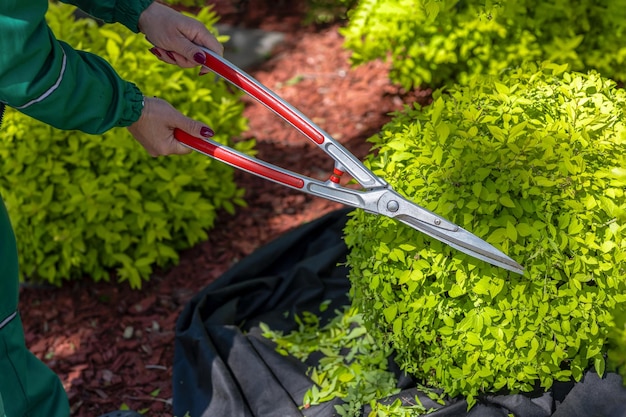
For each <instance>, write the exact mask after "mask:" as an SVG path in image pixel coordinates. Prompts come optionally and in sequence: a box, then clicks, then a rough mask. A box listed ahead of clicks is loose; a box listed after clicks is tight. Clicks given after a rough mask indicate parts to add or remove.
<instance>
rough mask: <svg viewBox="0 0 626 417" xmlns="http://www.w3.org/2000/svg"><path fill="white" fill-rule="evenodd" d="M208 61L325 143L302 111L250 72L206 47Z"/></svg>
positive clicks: (308, 135) (240, 86)
mask: <svg viewBox="0 0 626 417" xmlns="http://www.w3.org/2000/svg"><path fill="white" fill-rule="evenodd" d="M205 51H206V52H205V55H206V62H205V65H206V66H207V67H208V68H209V69H211V70H212V71H214V72H215V73H216V74H218V75H220V76H222V77H224V78H225V79H226V80H228V81H230V82H231V83H233V84H234V85H236V86H237V87H239V88H241V89H242V90H243V91H245V92H246V93H248V94H250V95H251V96H252V97H254V98H255V99H257V100H258V101H259V102H261V103H262V104H264V105H265V106H266V107H267V108H269V109H271V110H272V111H274V112H276V114H278V115H280V116H281V117H282V118H284V119H285V120H286V121H288V122H289V123H291V124H292V125H293V126H294V127H295V128H296V129H298V130H300V131H301V132H302V133H303V134H304V135H305V136H307V137H308V138H309V139H311V140H312V141H313V142H315V143H317V144H318V145H321V144H322V143H324V135H323V134H322V133H321V132H320V131H319V130H318V129H316V128H315V127H314V126H312V124H311V122H309V121H308V120H307V119H306V118H305V117H304V116H303V115H302V114H300V112H298V111H297V110H296V109H294V108H293V107H291V106H290V105H288V104H286V103H285V102H283V101H282V100H281V99H280V98H278V97H277V96H276V95H275V94H273V93H272V92H271V91H269V90H267V89H266V88H264V87H263V86H261V85H260V84H259V83H258V82H256V81H254V79H252V77H250V76H249V75H248V74H246V73H244V72H242V71H239V70H238V69H237V68H235V67H233V66H232V65H229V64H228V63H227V62H225V61H224V60H223V59H222V58H221V57H219V56H218V55H216V54H215V53H213V52H212V51H209V50H207V49H205Z"/></svg>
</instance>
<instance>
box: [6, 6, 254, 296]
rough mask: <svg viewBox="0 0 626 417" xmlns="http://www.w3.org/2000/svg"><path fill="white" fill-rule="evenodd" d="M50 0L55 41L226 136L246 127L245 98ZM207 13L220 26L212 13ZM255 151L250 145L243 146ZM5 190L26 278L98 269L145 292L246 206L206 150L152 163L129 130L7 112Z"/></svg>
mask: <svg viewBox="0 0 626 417" xmlns="http://www.w3.org/2000/svg"><path fill="white" fill-rule="evenodd" d="M73 10H74V8H72V7H69V6H64V5H56V4H50V10H49V13H48V15H47V19H48V22H49V24H50V26H51V27H52V29H53V30H54V32H55V33H56V35H57V37H59V38H60V39H62V40H65V41H66V42H68V43H70V44H71V45H73V46H74V47H76V48H80V49H84V50H87V51H91V52H94V53H96V54H98V55H100V56H102V57H104V58H105V59H107V60H108V61H109V62H110V63H111V64H112V65H113V66H114V67H115V68H116V70H117V71H118V72H119V73H120V75H121V76H122V77H124V78H126V79H128V80H131V81H133V82H135V83H136V84H137V85H138V86H139V87H140V88H141V89H142V91H143V92H144V93H145V94H146V95H156V96H159V97H161V98H164V99H165V100H167V101H169V102H170V103H172V105H173V106H174V107H176V108H178V109H179V110H180V111H182V112H183V113H184V114H187V115H189V116H190V117H193V118H196V119H198V120H201V121H203V122H205V123H207V124H208V125H209V126H211V127H212V128H213V129H214V130H215V132H216V136H215V139H216V140H218V141H221V142H224V143H226V142H228V141H229V140H230V138H231V137H234V136H236V135H238V134H239V133H241V132H242V131H243V130H245V129H246V127H247V123H246V120H245V119H244V118H243V116H242V112H243V104H242V103H241V101H240V100H239V96H238V95H235V94H233V93H231V92H229V90H228V89H227V88H226V86H225V84H224V82H222V81H215V80H214V79H213V78H212V77H204V78H198V77H197V71H198V70H197V68H196V69H186V70H183V69H180V68H178V67H176V66H173V65H167V64H164V63H162V62H159V61H158V60H157V59H155V58H154V56H153V55H152V54H151V53H150V52H149V51H148V49H149V48H150V47H151V46H150V45H149V44H148V43H147V42H146V40H145V39H144V38H143V36H136V35H134V34H132V33H131V32H129V31H128V30H127V29H126V28H124V27H123V26H121V25H106V26H104V27H102V28H98V26H97V24H96V23H95V22H94V21H93V20H91V19H82V20H79V21H76V22H75V21H74V19H73V15H72V13H73ZM197 17H198V19H200V20H201V21H203V22H204V23H205V24H207V25H208V26H210V27H212V26H213V24H214V23H215V22H216V17H215V16H214V14H213V13H212V12H211V11H210V10H209V9H203V10H202V11H201V12H200V13H199V14H198V16H197ZM238 146H239V148H240V149H242V150H249V148H250V146H251V143H247V144H246V143H244V144H239V145H238ZM0 161H1V162H0V192H1V193H2V195H3V197H4V199H5V202H6V204H7V207H8V210H9V212H10V215H11V218H12V221H13V225H14V228H15V232H16V235H17V240H18V246H19V253H20V268H21V273H22V275H23V276H24V277H27V278H33V279H45V280H47V281H49V282H51V283H55V284H60V283H61V282H62V281H63V280H67V279H71V278H82V277H84V276H89V277H91V278H93V279H95V280H100V279H108V277H109V271H110V270H111V269H115V270H117V275H118V277H119V279H120V280H128V281H129V283H130V285H131V286H133V287H140V286H141V282H142V279H147V278H149V276H150V274H151V272H152V270H153V268H154V267H155V266H165V265H168V264H171V263H172V262H176V261H177V259H178V254H177V251H178V250H180V249H183V248H186V247H189V246H191V245H193V244H195V243H197V242H198V241H200V240H202V239H206V237H207V229H209V228H211V227H212V226H213V224H214V221H215V218H216V213H217V211H218V210H220V209H226V210H227V211H230V212H233V210H234V206H235V205H238V204H243V201H242V200H241V197H242V194H243V190H241V189H238V188H237V186H236V184H235V183H234V181H233V170H232V168H230V167H228V166H226V165H224V164H221V163H219V162H216V161H213V160H211V159H210V158H208V157H205V156H202V155H200V154H191V155H185V156H172V157H163V158H156V159H154V158H151V157H150V156H149V155H148V154H147V152H145V150H144V149H143V148H142V147H141V146H140V145H139V144H138V143H137V142H136V141H135V140H134V139H133V138H132V136H131V135H130V134H129V133H128V131H127V130H126V129H113V130H111V131H109V132H107V133H105V134H104V135H102V136H91V135H87V134H84V133H81V132H77V131H59V130H56V129H53V128H51V127H49V126H47V125H44V124H42V123H40V122H37V121H35V120H33V119H30V118H28V117H26V116H24V115H22V114H21V113H18V112H16V111H7V113H6V115H5V120H4V123H3V126H2V134H1V135H0Z"/></svg>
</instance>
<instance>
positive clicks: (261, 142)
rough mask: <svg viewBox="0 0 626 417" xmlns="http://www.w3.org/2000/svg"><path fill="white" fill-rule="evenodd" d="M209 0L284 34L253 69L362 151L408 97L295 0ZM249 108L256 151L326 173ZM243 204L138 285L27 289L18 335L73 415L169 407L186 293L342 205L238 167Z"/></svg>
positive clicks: (308, 150)
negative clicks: (306, 21)
mask: <svg viewBox="0 0 626 417" xmlns="http://www.w3.org/2000/svg"><path fill="white" fill-rule="evenodd" d="M246 3H247V2H242V9H241V11H242V12H241V13H237V9H236V8H235V7H234V6H232V1H226V0H221V1H216V2H215V4H216V9H217V11H218V12H219V13H220V14H221V16H223V18H224V21H226V22H229V23H236V24H240V25H242V26H246V27H251V28H262V29H266V30H278V31H282V32H285V33H286V39H285V42H284V43H283V44H282V45H281V46H279V47H278V48H277V49H276V50H275V52H274V53H273V54H272V56H271V58H270V59H268V60H267V61H266V62H265V63H263V64H262V65H260V66H259V67H258V68H255V69H248V72H249V73H251V74H252V75H253V76H254V77H255V78H257V79H258V80H259V81H261V82H262V83H264V84H265V85H266V86H267V87H269V88H270V89H272V90H274V91H275V92H276V93H277V94H279V95H280V96H282V97H283V98H285V99H286V100H288V101H289V102H290V103H291V104H293V105H294V106H295V107H296V108H298V109H300V110H301V111H303V112H304V113H305V114H306V115H307V116H308V117H309V118H311V119H312V120H313V121H314V122H316V123H317V124H319V125H320V126H321V127H322V128H323V129H325V130H326V131H327V132H328V133H330V134H331V135H332V136H333V137H334V138H336V139H337V140H339V141H340V142H341V143H343V144H344V146H346V147H347V148H348V149H349V150H350V151H352V152H353V153H354V154H355V155H356V156H357V157H359V158H361V159H362V158H363V157H365V155H366V154H367V153H368V152H369V150H370V147H369V144H368V143H367V142H366V139H367V138H368V137H370V136H371V135H373V134H374V133H376V132H378V131H379V130H380V128H381V127H382V126H383V124H384V123H386V122H387V121H388V120H389V119H390V116H389V113H390V112H392V111H395V110H399V109H401V108H402V106H403V104H404V103H405V102H410V101H414V100H421V101H425V100H426V97H427V92H426V93H424V94H423V95H422V94H419V93H412V94H411V95H410V96H408V95H407V94H404V92H403V91H401V89H399V88H398V87H396V86H393V85H392V84H391V83H390V81H389V80H388V77H387V70H388V66H387V64H385V63H382V62H374V63H370V64H367V65H364V66H361V67H358V68H354V69H353V68H350V65H349V61H348V57H349V53H348V52H347V51H345V50H344V49H343V48H342V38H341V36H340V35H339V34H338V27H339V25H338V24H334V25H330V26H327V27H315V26H306V27H305V26H303V25H301V23H300V22H301V21H302V17H303V13H302V12H303V8H302V7H301V6H300V5H301V4H302V3H301V2H295V1H291V2H288V1H282V2H281V1H278V2H276V1H274V2H269V1H268V2H265V1H259V2H256V3H255V2H252V3H250V4H247V5H246ZM245 100H246V102H247V103H248V105H247V108H246V110H245V116H246V117H248V118H249V121H250V130H249V132H248V133H247V134H246V135H245V137H255V138H256V139H257V149H258V155H257V156H258V157H259V158H261V159H265V160H268V161H270V162H273V163H276V164H279V165H281V166H283V167H285V168H288V169H291V170H294V171H296V172H300V173H303V174H305V175H309V176H313V177H316V178H320V179H325V178H326V177H327V176H328V174H329V173H330V172H331V170H332V168H333V164H332V161H331V160H330V159H329V158H328V157H326V156H325V155H324V154H323V153H322V152H321V151H319V150H318V149H317V148H316V147H315V146H313V145H312V144H310V143H309V142H308V141H307V140H306V139H305V138H304V137H303V136H301V135H300V134H298V133H296V132H295V130H294V129H292V128H290V127H287V126H286V125H285V124H284V123H283V122H282V121H281V120H280V119H279V118H278V117H275V116H273V115H272V114H271V113H269V111H268V110H267V109H265V108H264V107H262V106H261V105H259V104H257V103H254V102H252V101H251V100H249V99H245ZM236 179H237V181H238V183H239V184H240V186H241V187H243V188H245V189H246V190H247V192H246V200H247V202H248V204H249V206H248V207H246V208H241V209H239V210H238V211H237V213H236V215H234V216H230V215H228V214H226V213H222V214H221V215H220V220H219V222H217V225H216V227H215V229H213V230H211V231H210V232H209V234H210V236H209V239H208V241H206V242H203V243H201V244H199V245H197V246H195V247H194V248H191V249H189V250H187V251H185V252H183V253H182V254H181V259H180V263H179V264H178V265H177V266H175V267H172V268H171V269H169V270H166V271H160V272H159V273H156V274H155V275H154V276H153V277H152V278H151V280H150V281H149V282H148V283H146V284H144V288H143V289H142V290H141V291H134V290H131V289H130V288H129V287H128V286H127V285H125V284H121V285H120V284H116V283H97V284H94V283H93V282H91V281H89V280H85V281H81V282H76V283H72V284H67V285H65V286H64V287H63V288H60V289H52V290H51V289H35V288H24V289H22V291H21V295H20V309H21V314H22V318H23V321H24V326H25V332H26V342H27V345H28V346H29V347H30V349H31V350H32V352H33V353H34V354H35V355H37V356H38V357H39V358H41V359H42V360H44V361H45V362H46V363H47V364H48V365H49V366H50V367H51V368H52V369H53V370H54V371H55V372H57V373H58V375H59V376H60V378H61V380H62V382H63V385H64V386H65V388H66V389H67V391H68V394H69V398H70V404H71V407H72V410H73V414H72V415H75V416H80V417H94V416H98V415H100V414H103V413H105V412H110V411H113V410H116V409H119V408H120V406H122V404H126V405H127V406H129V407H130V408H131V409H133V410H139V411H143V412H145V413H146V415H149V416H170V415H171V410H172V408H171V405H170V403H171V398H172V389H171V378H172V361H173V354H174V349H173V346H174V327H175V322H176V319H177V317H178V315H179V314H180V312H181V310H182V308H183V307H184V305H185V303H186V302H187V301H188V300H189V299H190V298H191V297H192V296H193V295H194V294H195V293H196V292H198V291H199V290H201V289H202V288H204V287H205V286H206V285H208V284H209V283H210V282H212V281H213V280H214V279H216V278H217V277H219V276H220V274H222V273H223V272H225V271H226V270H227V269H229V268H230V267H231V266H232V265H233V264H234V263H236V262H237V261H238V260H240V259H242V258H243V257H245V256H246V255H248V254H250V253H251V252H252V251H254V250H255V249H257V248H259V247H261V246H262V245H265V244H266V243H268V242H269V241H271V240H272V239H274V238H277V237H278V236H280V235H281V234H283V233H285V232H286V231H288V230H290V229H292V228H295V227H297V226H299V225H301V224H302V223H304V222H308V221H310V220H313V219H315V218H318V217H320V216H322V215H323V214H326V213H328V212H330V211H333V210H336V209H338V208H340V205H339V204H336V203H332V202H328V201H326V200H323V199H320V198H316V197H312V196H309V195H305V194H302V193H300V192H297V191H294V190H291V189H288V188H286V187H283V186H280V185H277V184H274V183H271V182H268V181H265V180H262V179H259V178H257V177H254V176H252V175H250V174H246V173H242V172H237V173H236Z"/></svg>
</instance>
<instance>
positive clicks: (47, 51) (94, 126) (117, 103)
mask: <svg viewBox="0 0 626 417" xmlns="http://www.w3.org/2000/svg"><path fill="white" fill-rule="evenodd" d="M129 3H133V2H132V1H129ZM137 4H138V3H137ZM47 7H48V0H2V1H0V28H1V29H0V30H1V31H2V35H1V36H0V51H2V53H0V101H2V102H4V103H6V104H7V105H8V106H10V107H13V108H15V109H17V110H19V111H21V112H23V113H24V114H27V115H29V116H31V117H33V118H35V119H38V120H41V121H43V122H45V123H48V124H50V125H52V126H55V127H57V128H59V129H77V130H81V131H84V132H87V133H94V134H98V133H102V132H105V131H107V130H109V129H111V128H113V127H115V126H128V125H130V124H132V123H133V122H135V121H136V120H137V119H139V116H140V115H141V110H142V108H143V95H142V94H141V92H140V91H139V89H138V88H137V87H136V86H135V85H134V84H132V83H130V82H127V81H124V80H122V79H121V78H120V77H119V75H118V74H117V73H116V72H115V70H114V69H113V68H112V67H111V66H110V65H109V64H108V63H107V62H106V61H104V60H103V59H102V58H100V57H98V56H96V55H93V54H90V53H85V52H80V51H76V50H74V49H73V48H72V47H70V46H69V45H67V44H65V43H63V42H60V41H58V40H57V39H56V38H55V36H54V34H53V33H52V32H51V31H50V29H49V28H48V25H47V24H46V22H45V13H46V10H47ZM103 9H104V8H103ZM137 10H139V8H138V9H137ZM138 13H139V14H140V13H141V12H138ZM137 18H138V14H137ZM129 22H131V21H130V20H129V21H128V22H127V23H129ZM129 24H130V25H131V26H132V25H134V26H135V28H136V25H137V23H136V19H134V23H132V22H131V23H129Z"/></svg>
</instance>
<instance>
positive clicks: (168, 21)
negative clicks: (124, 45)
mask: <svg viewBox="0 0 626 417" xmlns="http://www.w3.org/2000/svg"><path fill="white" fill-rule="evenodd" d="M139 30H140V31H141V32H142V33H143V34H145V35H146V39H147V40H148V42H150V43H151V44H153V45H154V48H152V49H151V51H152V53H153V54H154V55H156V56H157V57H158V58H159V59H161V60H162V61H164V62H167V63H170V64H176V65H178V66H180V67H182V68H191V67H195V66H198V65H200V64H202V63H203V62H204V56H205V54H204V52H203V51H202V49H201V48H199V47H198V45H201V46H204V47H206V48H208V49H211V50H212V51H214V52H217V53H218V54H220V55H222V54H223V53H224V47H223V46H222V44H221V43H220V42H219V41H218V40H217V38H215V36H213V34H211V32H209V30H208V29H207V28H206V26H204V24H203V23H201V22H200V21H198V20H196V19H193V18H191V17H188V16H185V15H183V14H182V13H179V12H177V11H176V10H174V9H172V8H170V7H168V6H166V5H164V4H161V3H158V2H156V1H155V2H153V3H152V4H151V5H150V6H148V8H147V9H146V10H144V11H143V13H141V15H140V16H139ZM205 72H208V70H207V69H205V68H203V70H202V71H201V73H205Z"/></svg>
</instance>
